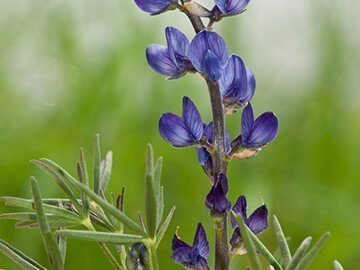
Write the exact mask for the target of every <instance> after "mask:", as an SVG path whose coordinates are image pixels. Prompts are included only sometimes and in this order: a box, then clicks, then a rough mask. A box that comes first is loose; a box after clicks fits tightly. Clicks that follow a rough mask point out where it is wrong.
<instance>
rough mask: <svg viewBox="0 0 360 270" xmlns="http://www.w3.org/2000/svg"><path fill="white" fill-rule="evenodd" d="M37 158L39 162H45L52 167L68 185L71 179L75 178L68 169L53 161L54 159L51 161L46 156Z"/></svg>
mask: <svg viewBox="0 0 360 270" xmlns="http://www.w3.org/2000/svg"><path fill="white" fill-rule="evenodd" d="M39 160H40V161H41V162H43V163H45V164H47V165H48V166H50V167H52V168H53V169H54V170H55V171H56V172H57V173H58V174H59V175H60V176H61V177H62V178H63V180H64V181H65V182H66V183H67V184H68V185H71V183H72V181H74V180H76V179H75V178H74V177H73V176H72V175H71V174H70V173H69V172H68V171H66V170H65V169H64V168H63V167H61V166H60V165H59V164H57V163H56V162H54V161H52V160H50V159H48V158H40V159H39ZM74 187H75V186H74ZM75 188H76V187H75Z"/></svg>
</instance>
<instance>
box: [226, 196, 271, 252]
mask: <svg viewBox="0 0 360 270" xmlns="http://www.w3.org/2000/svg"><path fill="white" fill-rule="evenodd" d="M246 208H247V203H246V198H245V196H240V197H239V198H238V200H237V202H236V203H235V205H234V206H233V211H234V212H235V213H236V214H237V215H241V216H242V218H243V219H244V222H245V224H246V226H248V227H249V229H250V230H251V231H252V232H253V233H254V234H256V235H258V234H260V233H261V232H262V231H264V230H265V229H266V228H267V227H268V210H267V208H266V205H265V204H264V205H262V206H260V207H259V208H257V209H256V210H255V211H254V212H253V213H252V214H251V215H250V216H249V217H247V213H246V212H247V209H246ZM230 220H231V224H232V226H233V228H234V229H235V231H234V233H233V235H232V237H231V240H230V243H231V246H232V247H240V246H241V243H242V237H241V232H240V230H239V228H238V225H237V223H236V221H235V220H234V219H233V217H232V216H231V217H230Z"/></svg>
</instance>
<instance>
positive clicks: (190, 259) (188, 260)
mask: <svg viewBox="0 0 360 270" xmlns="http://www.w3.org/2000/svg"><path fill="white" fill-rule="evenodd" d="M172 251H173V252H172V256H171V258H172V259H173V260H174V261H175V262H176V263H178V264H181V265H182V266H184V267H185V268H188V269H196V270H208V269H210V268H209V266H208V263H207V261H206V259H207V258H208V256H209V252H210V248H209V243H208V241H207V238H206V234H205V230H204V228H203V226H202V225H201V223H199V224H198V226H197V229H196V233H195V238H194V242H193V245H192V246H190V245H188V244H187V243H185V242H184V241H181V240H180V238H179V237H178V236H177V235H176V234H175V235H174V238H173V241H172Z"/></svg>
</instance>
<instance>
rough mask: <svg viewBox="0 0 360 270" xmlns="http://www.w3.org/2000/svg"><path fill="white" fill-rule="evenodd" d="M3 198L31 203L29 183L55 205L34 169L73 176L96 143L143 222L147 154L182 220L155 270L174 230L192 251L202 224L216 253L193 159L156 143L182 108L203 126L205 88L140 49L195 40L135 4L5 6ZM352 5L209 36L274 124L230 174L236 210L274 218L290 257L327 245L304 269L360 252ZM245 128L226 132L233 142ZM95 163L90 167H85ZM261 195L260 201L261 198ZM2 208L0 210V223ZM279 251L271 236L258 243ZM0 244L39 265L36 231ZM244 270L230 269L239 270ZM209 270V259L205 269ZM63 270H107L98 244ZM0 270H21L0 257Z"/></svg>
mask: <svg viewBox="0 0 360 270" xmlns="http://www.w3.org/2000/svg"><path fill="white" fill-rule="evenodd" d="M0 5H1V8H0V151H1V155H0V181H1V186H0V195H12V196H21V197H29V196H30V193H29V182H28V178H29V176H31V175H34V176H36V177H37V178H38V179H39V181H40V184H41V189H42V193H43V195H45V196H48V197H50V196H53V197H57V196H61V195H62V193H61V192H60V191H59V189H58V188H57V186H56V185H55V184H54V182H52V180H50V178H49V177H48V176H47V175H45V174H44V173H43V172H41V171H40V170H39V169H37V168H35V167H34V166H33V165H31V164H29V160H30V159H32V158H39V157H49V158H51V159H53V160H56V161H57V162H59V163H60V164H62V165H63V166H64V167H65V168H68V169H69V170H70V171H71V172H73V173H75V162H76V160H78V149H79V148H80V147H81V146H84V147H85V150H86V151H87V156H88V158H89V157H90V155H91V154H92V138H93V135H94V134H95V133H97V132H99V133H100V134H101V141H102V149H103V152H104V153H105V150H109V149H111V150H113V151H114V172H113V177H112V182H111V184H110V190H112V191H113V192H119V191H120V189H121V187H122V185H126V188H127V194H126V195H127V196H126V212H127V213H128V214H129V215H130V216H132V217H135V213H136V211H137V210H143V209H144V196H143V191H144V187H143V181H144V180H143V175H144V164H145V158H144V157H145V148H146V143H147V142H151V143H152V144H153V145H154V148H155V153H156V155H161V156H163V157H164V172H163V184H164V186H165V191H166V193H165V196H166V197H165V201H166V210H168V209H169V208H170V207H171V206H172V205H176V206H177V211H176V214H175V218H174V220H173V222H172V224H171V226H170V229H169V231H168V233H167V235H166V237H165V239H164V241H163V244H162V245H161V247H160V250H159V252H160V262H161V269H181V268H180V267H178V266H175V265H174V264H173V263H172V262H171V260H170V254H171V250H170V248H169V247H170V241H171V237H172V233H173V232H174V231H175V228H176V226H177V225H179V226H180V234H181V236H182V238H183V239H184V240H186V241H192V238H193V234H194V231H195V227H196V224H197V222H199V221H201V222H202V223H203V224H204V226H205V228H206V229H207V231H208V237H209V240H210V241H211V242H213V235H212V230H211V229H212V224H211V222H210V220H209V217H208V211H207V209H205V207H204V197H205V195H206V193H207V192H208V190H209V188H210V186H209V183H208V181H207V179H206V177H205V176H204V174H203V172H202V169H201V168H200V166H199V165H198V164H197V161H196V157H195V154H194V149H191V148H188V149H180V150H176V149H174V148H172V147H170V146H169V145H168V144H167V143H165V142H164V141H163V140H162V139H161V138H160V136H159V135H158V132H157V121H158V118H159V116H160V115H161V114H162V113H163V112H166V111H173V112H177V113H180V112H181V98H182V97H183V96H184V95H188V96H190V97H191V98H192V99H193V100H194V101H195V103H196V104H197V105H198V107H199V109H200V111H201V113H202V116H203V119H205V120H206V121H210V119H211V114H210V107H209V98H208V95H207V90H206V87H205V85H204V83H203V82H202V80H200V78H198V77H197V76H193V75H192V76H191V75H190V76H187V77H185V78H183V79H181V80H177V81H170V82H168V81H165V80H164V78H163V77H162V76H160V75H158V74H155V73H154V72H153V71H152V70H151V69H150V68H149V67H148V65H147V63H146V60H145V55H144V50H145V47H146V46H147V45H148V44H150V43H164V27H165V26H167V25H171V26H177V27H178V28H180V29H181V30H183V31H184V32H186V33H187V34H188V36H189V37H191V36H192V35H193V33H192V30H191V28H190V24H189V23H188V21H187V20H186V18H185V17H184V16H183V15H182V14H178V13H177V12H168V13H166V14H164V15H161V16H156V17H150V16H147V15H146V14H144V13H142V12H141V11H140V10H138V9H137V8H136V6H135V4H134V3H133V1H131V0H102V1H99V0H77V1H73V0H72V1H71V0H62V1H60V0H50V1H41V0H37V1H35V0H30V1H29V0H16V1H13V0H1V1H0ZM359 8H360V3H359V1H357V0H343V1H340V0H338V1H336V0H324V1H311V0H303V1H287V0H273V1H265V0H253V2H252V3H251V4H250V6H249V9H248V11H247V12H246V13H245V14H244V15H242V16H240V17H236V18H229V19H226V20H224V22H223V23H222V24H221V25H218V26H216V30H217V31H218V32H220V33H221V34H222V35H223V37H224V38H225V39H226V41H227V43H228V46H229V50H230V51H231V52H235V53H237V54H239V55H241V56H242V57H243V59H244V60H245V62H246V63H247V65H248V66H250V67H252V68H253V70H254V72H255V76H256V78H257V90H256V94H255V97H254V99H253V102H252V103H253V107H254V109H255V111H256V114H258V113H261V112H263V111H267V110H273V111H275V112H276V114H277V115H278V117H279V120H280V132H279V136H278V138H277V140H276V141H275V142H274V143H272V144H270V145H269V146H268V147H266V148H265V149H264V150H263V151H262V152H261V153H260V154H259V155H258V156H257V157H255V158H253V159H250V160H244V161H234V162H232V164H231V166H230V171H229V178H230V180H229V181H230V197H231V199H232V200H233V201H234V200H235V199H236V198H237V196H238V195H240V194H245V195H246V196H247V198H248V201H249V208H250V209H249V210H253V209H255V208H256V207H258V206H259V204H260V203H261V199H260V198H261V196H262V197H263V198H264V200H265V202H266V203H267V205H268V207H269V209H270V211H271V213H272V214H273V213H276V214H277V216H278V217H279V219H280V221H281V222H282V225H283V227H284V229H285V231H286V233H287V234H288V235H289V236H291V245H292V247H293V248H295V247H296V246H297V245H299V244H300V242H301V241H302V239H304V238H305V237H306V236H309V235H312V236H314V238H315V239H317V238H318V237H320V235H321V234H322V233H323V232H324V231H326V230H329V231H331V232H332V236H331V238H330V241H329V242H328V244H327V246H326V248H325V249H324V251H323V252H322V253H321V255H320V257H318V259H317V260H316V262H315V264H314V266H313V267H312V269H331V264H332V261H333V260H334V259H338V260H340V261H341V262H342V263H343V265H344V267H345V269H358V263H356V261H358V255H359V250H360V232H359V229H360V217H359V211H360V202H359V194H360V183H359V179H360V166H359V160H360V140H359V138H360V121H359V116H360V101H359V97H360V96H359V93H358V85H359V70H360V45H359V44H360V30H359V29H360V27H359V23H360V19H359V16H358V11H359V10H360V9H359ZM239 125H240V116H239V115H235V116H231V117H229V118H228V119H227V126H228V129H229V131H230V133H231V134H232V137H234V136H236V135H237V134H238V132H239ZM89 162H90V159H89ZM259 192H260V193H261V196H259ZM8 210H10V209H9V208H5V207H4V206H3V205H1V206H0V211H1V212H4V211H8ZM261 237H262V239H263V240H264V241H265V242H266V243H268V245H269V246H270V247H271V248H274V247H275V244H274V243H275V241H274V233H273V232H272V226H271V228H270V229H268V230H267V231H266V232H265V233H264V234H263V235H262V236H261ZM0 238H3V239H5V240H7V241H9V242H10V243H12V244H13V245H15V246H16V247H18V248H20V249H22V250H24V251H25V252H26V253H28V254H30V255H32V256H33V257H35V258H37V259H38V260H39V261H40V262H42V263H44V264H47V262H46V256H45V252H44V249H43V247H42V244H41V240H40V237H39V234H38V232H37V231H36V230H33V231H28V230H22V229H16V230H15V229H14V222H10V221H1V224H0ZM246 260H247V259H246V257H241V258H237V259H235V260H234V264H233V268H232V269H244V267H245V265H246ZM210 261H211V262H212V261H213V258H212V257H211V258H210ZM66 266H67V269H87V268H88V269H111V266H110V264H109V263H108V262H107V261H106V260H105V257H104V256H103V254H102V253H101V252H100V250H99V249H98V246H97V245H96V244H94V243H87V242H80V241H71V240H70V241H69V245H68V260H67V263H66ZM0 267H1V268H5V269H17V268H16V266H14V265H12V264H10V262H9V261H8V260H7V259H5V257H3V256H2V255H0Z"/></svg>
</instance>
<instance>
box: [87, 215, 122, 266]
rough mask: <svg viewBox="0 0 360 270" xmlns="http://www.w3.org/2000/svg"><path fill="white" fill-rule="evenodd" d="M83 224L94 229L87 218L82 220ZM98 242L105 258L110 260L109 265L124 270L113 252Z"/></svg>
mask: <svg viewBox="0 0 360 270" xmlns="http://www.w3.org/2000/svg"><path fill="white" fill-rule="evenodd" d="M83 224H84V225H85V226H86V227H87V228H88V229H89V231H96V230H95V227H94V226H93V225H92V223H91V221H90V220H89V219H88V220H86V221H84V223H83ZM98 244H99V246H100V248H101V250H102V251H103V252H104V254H105V256H106V258H107V259H108V260H109V261H110V263H111V265H112V266H113V267H114V269H116V270H124V268H122V267H121V266H120V264H119V263H118V262H117V260H116V259H115V258H114V256H113V254H112V253H111V251H110V250H109V248H108V247H107V246H106V244H105V243H102V242H98Z"/></svg>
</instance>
